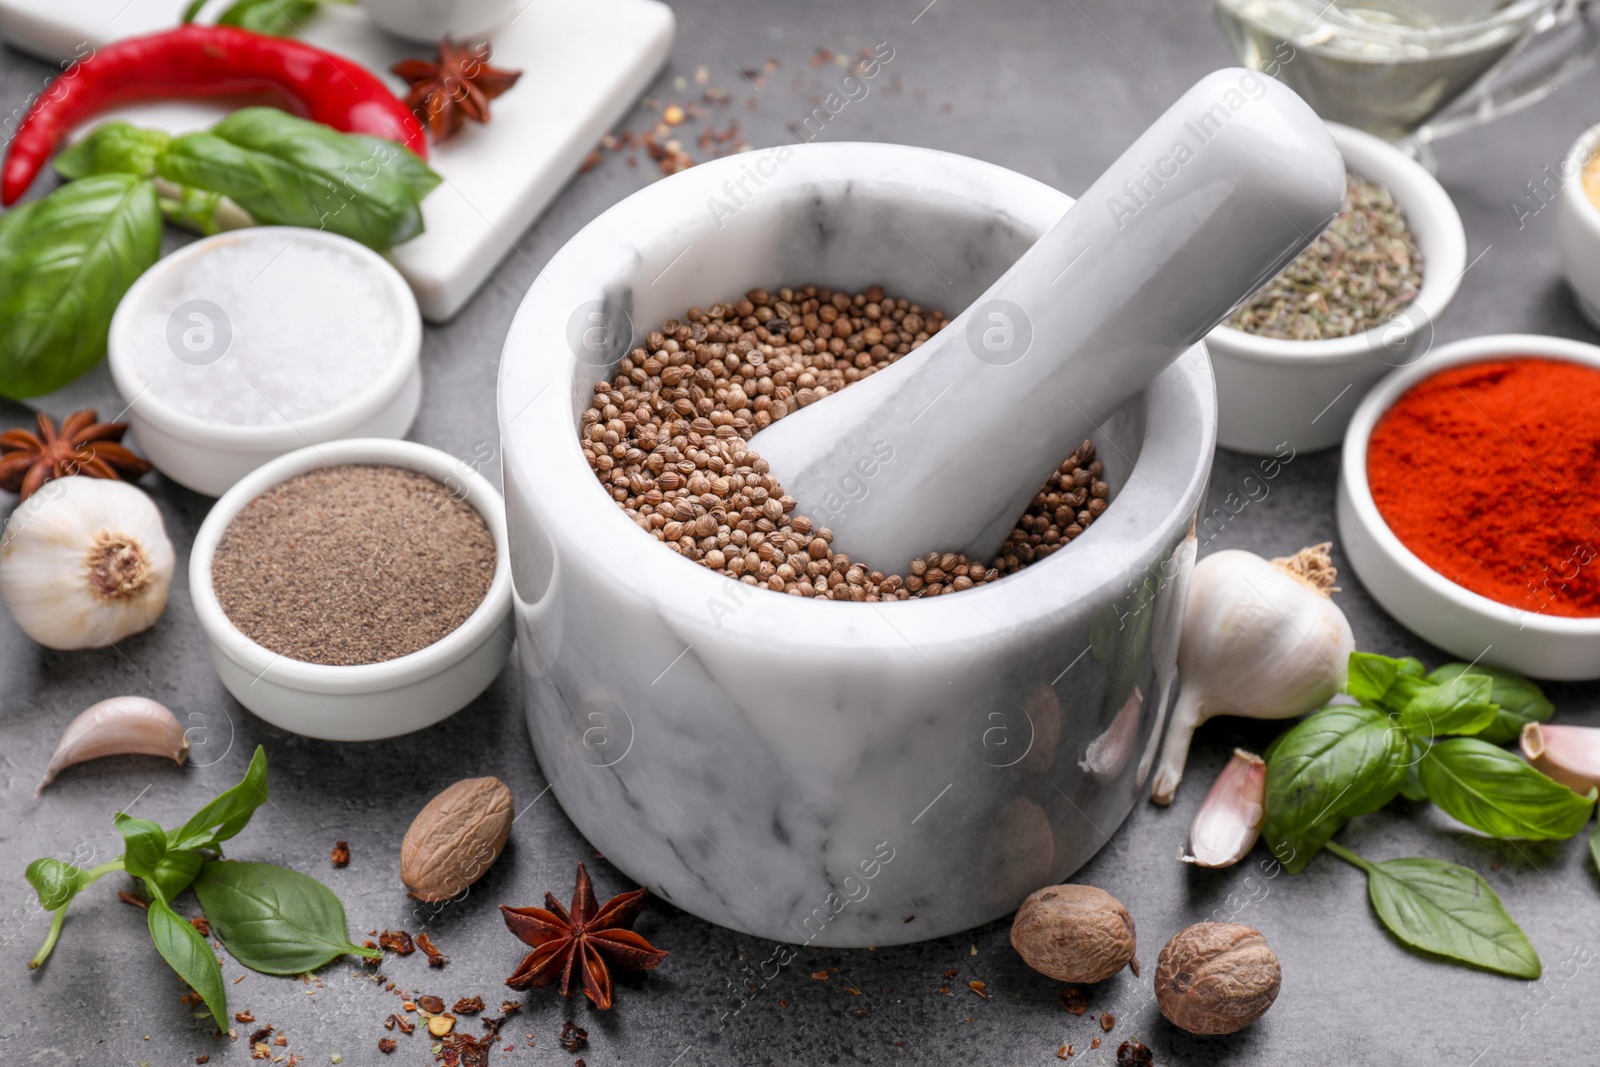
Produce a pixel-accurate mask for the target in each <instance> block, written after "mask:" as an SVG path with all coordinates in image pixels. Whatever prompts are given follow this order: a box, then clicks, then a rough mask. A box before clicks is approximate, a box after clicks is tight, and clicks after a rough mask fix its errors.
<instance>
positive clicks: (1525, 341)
mask: <svg viewBox="0 0 1600 1067" xmlns="http://www.w3.org/2000/svg"><path fill="white" fill-rule="evenodd" d="M1517 355H1527V356H1544V357H1547V358H1551V359H1564V360H1570V361H1572V362H1574V363H1582V364H1584V365H1586V366H1590V367H1597V368H1600V348H1597V347H1595V346H1594V345H1588V344H1583V343H1582V342H1579V341H1568V340H1564V339H1562V338H1558V337H1542V336H1539V335H1537V334H1498V335H1494V336H1489V337H1474V338H1471V339H1469V340H1465V341H1457V342H1455V343H1453V344H1448V345H1444V346H1443V347H1441V348H1440V349H1439V350H1438V351H1436V352H1433V353H1431V354H1430V355H1429V356H1427V357H1426V358H1425V359H1423V360H1421V361H1419V362H1417V363H1415V364H1413V365H1412V366H1409V367H1407V368H1405V369H1404V370H1402V371H1399V372H1398V373H1396V374H1393V375H1391V376H1390V377H1389V378H1387V379H1385V380H1384V381H1383V382H1382V383H1381V384H1380V385H1379V386H1378V387H1377V388H1375V389H1373V390H1372V392H1370V393H1368V394H1367V398H1366V400H1364V401H1362V403H1361V406H1360V408H1358V409H1357V410H1356V413H1355V417H1354V418H1353V419H1351V421H1350V432H1349V434H1348V435H1347V436H1346V437H1345V441H1344V455H1343V457H1342V458H1343V461H1344V462H1343V464H1342V466H1343V471H1342V473H1341V475H1340V478H1339V504H1338V510H1339V536H1340V539H1341V540H1342V541H1343V544H1344V551H1345V554H1346V555H1347V556H1349V557H1350V562H1351V564H1352V565H1353V566H1354V567H1355V571H1356V574H1357V576H1359V577H1360V579H1361V584H1362V585H1363V586H1365V587H1366V589H1367V592H1369V593H1371V594H1372V597H1373V599H1374V600H1376V601H1377V602H1378V603H1379V604H1381V605H1383V607H1384V610H1386V611H1388V612H1389V614H1391V615H1393V616H1394V617H1395V618H1396V619H1398V620H1399V621H1400V622H1401V623H1402V624H1404V625H1405V627H1406V628H1407V629H1409V630H1411V631H1413V632H1414V633H1416V634H1418V635H1419V636H1421V637H1424V638H1427V639H1428V640H1429V641H1431V642H1433V643H1434V644H1435V645H1438V646H1439V647H1440V648H1442V649H1444V650H1445V651H1447V652H1450V653H1453V654H1454V655H1457V656H1460V657H1461V658H1462V659H1465V660H1476V661H1478V662H1481V663H1486V664H1491V665H1494V666H1501V667H1509V668H1511V669H1512V670H1516V671H1521V672H1522V673H1524V674H1528V675H1532V676H1533V677H1535V678H1552V679H1558V680H1561V681H1572V680H1578V679H1587V678H1600V619H1575V618H1567V617H1564V616H1558V615H1541V614H1536V613H1533V612H1528V611H1522V610H1520V609H1518V608H1514V607H1511V606H1510V605H1507V604H1502V603H1500V602H1499V601H1496V600H1491V599H1489V598H1488V597H1486V596H1481V595H1480V594H1478V593H1474V592H1471V591H1469V590H1467V589H1464V588H1462V587H1461V586H1459V585H1457V584H1456V583H1455V582H1452V581H1450V580H1449V579H1448V578H1446V577H1445V576H1444V575H1442V574H1440V573H1439V572H1438V571H1435V570H1433V569H1432V568H1431V567H1429V566H1428V565H1427V564H1426V563H1424V562H1422V560H1420V559H1418V558H1417V556H1416V554H1415V553H1413V552H1412V551H1411V550H1410V549H1408V548H1407V547H1406V546H1405V545H1404V544H1402V543H1401V541H1400V539H1399V538H1398V537H1396V536H1395V534H1394V531H1392V530H1390V529H1389V525H1388V523H1386V522H1384V520H1383V516H1382V515H1381V514H1379V512H1378V506H1377V504H1376V503H1374V501H1373V499H1372V490H1371V488H1370V486H1369V485H1368V483H1367V440H1368V438H1369V437H1371V435H1372V428H1373V427H1374V426H1375V425H1377V422H1378V419H1379V418H1380V417H1381V416H1382V415H1383V413H1384V412H1385V411H1387V410H1389V408H1390V406H1391V405H1393V404H1394V402H1395V401H1396V400H1398V399H1399V398H1400V396H1401V395H1402V394H1403V393H1404V392H1405V391H1406V390H1407V389H1409V388H1411V387H1412V386H1413V385H1415V384H1417V383H1418V382H1420V381H1422V380H1423V379H1425V378H1428V377H1431V376H1432V375H1434V374H1436V373H1437V372H1439V371H1441V370H1444V369H1445V368H1447V367H1454V366H1459V365H1461V364H1463V363H1479V362H1482V361H1484V360H1491V359H1503V358H1506V357H1508V356H1517Z"/></svg>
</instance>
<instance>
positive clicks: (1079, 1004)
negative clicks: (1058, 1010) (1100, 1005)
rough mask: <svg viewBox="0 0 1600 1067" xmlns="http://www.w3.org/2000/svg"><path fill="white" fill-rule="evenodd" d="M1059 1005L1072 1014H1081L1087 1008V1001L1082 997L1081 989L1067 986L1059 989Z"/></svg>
mask: <svg viewBox="0 0 1600 1067" xmlns="http://www.w3.org/2000/svg"><path fill="white" fill-rule="evenodd" d="M1060 996H1061V1006H1062V1007H1063V1008H1065V1009H1067V1011H1068V1012H1069V1013H1070V1014H1072V1015H1082V1014H1083V1013H1084V1012H1086V1011H1088V1010H1089V1003H1088V1001H1086V1000H1085V999H1084V996H1083V990H1081V989H1079V988H1078V987H1077V986H1075V985H1074V986H1068V987H1067V988H1065V989H1063V990H1062V991H1061V994H1060Z"/></svg>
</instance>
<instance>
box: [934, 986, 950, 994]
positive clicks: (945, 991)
mask: <svg viewBox="0 0 1600 1067" xmlns="http://www.w3.org/2000/svg"><path fill="white" fill-rule="evenodd" d="M934 992H936V993H940V994H942V995H944V996H949V995H950V987H949V986H947V985H942V986H940V987H939V988H938V989H936V990H934Z"/></svg>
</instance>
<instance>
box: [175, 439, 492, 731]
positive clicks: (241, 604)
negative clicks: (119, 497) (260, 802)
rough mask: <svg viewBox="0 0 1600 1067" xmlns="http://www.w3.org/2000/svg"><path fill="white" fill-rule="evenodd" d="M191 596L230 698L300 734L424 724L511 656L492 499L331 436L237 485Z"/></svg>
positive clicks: (438, 469)
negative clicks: (326, 442) (330, 440)
mask: <svg viewBox="0 0 1600 1067" xmlns="http://www.w3.org/2000/svg"><path fill="white" fill-rule="evenodd" d="M189 586H190V592H191V597H192V599H193V602H194V607H195V614H196V615H197V616H198V618H199V620H200V624H201V627H202V629H204V631H205V634H206V637H207V639H208V641H209V642H210V651H211V662H212V664H213V666H214V667H215V668H216V670H217V673H218V675H220V676H221V678H222V682H223V684H224V685H225V686H227V688H228V691H229V692H231V693H232V694H233V695H234V697H235V698H237V699H238V701H239V702H240V703H241V704H243V705H244V706H245V707H247V708H249V709H250V710H251V711H253V712H255V713H256V714H257V715H259V716H261V717H262V718H263V719H266V720H267V721H268V722H271V723H272V724H273V725H275V726H279V727H282V728H283V729H285V730H290V731H292V732H294V733H298V734H304V735H307V736H310V737H319V738H326V739H329V740H335V741H369V740H377V739H379V738H384V737H394V736H397V735H399V734H404V733H410V732H411V731H413V730H419V729H422V728H423V727H425V726H430V725H432V724H433V723H435V722H438V721H440V720H441V719H444V718H445V717H447V716H449V715H451V714H453V713H454V712H456V711H458V710H460V709H461V708H462V707H464V706H465V705H466V704H467V703H469V702H470V701H471V700H472V699H473V698H474V697H476V696H477V695H478V694H479V693H481V692H482V691H483V690H484V688H486V687H487V686H488V685H489V683H490V682H492V681H493V680H494V679H495V677H496V676H497V675H498V674H499V673H500V670H501V668H502V667H503V666H504V665H505V661H506V657H507V654H508V652H509V650H510V644H511V643H510V633H511V631H510V627H509V625H508V624H509V619H508V615H509V612H510V599H511V575H510V563H509V557H508V555H507V544H506V535H505V518H504V503H503V501H502V499H501V497H500V494H499V493H498V492H496V491H495V489H494V487H493V486H492V485H490V484H489V482H488V481H487V480H486V479H484V478H483V476H482V475H480V474H479V473H478V472H477V471H476V469H475V468H474V467H473V466H472V465H470V464H468V463H466V462H464V461H462V460H459V459H456V458H455V457H453V456H450V455H448V454H447V453H444V452H440V451H439V450H437V449H433V448H429V447H427V446H425V445H420V444H415V443H413V442H409V441H394V440H387V439H377V438H364V439H355V440H345V441H334V442H330V443H328V444H322V445H316V446H313V447H310V448H304V449H301V450H299V451H296V452H291V453H289V454H288V455H285V456H282V457H280V458H278V459H276V460H273V461H271V462H270V463H267V464H266V465H264V466H262V467H261V468H259V469H258V470H256V471H254V472H252V473H251V474H249V475H247V476H246V477H245V478H243V479H241V480H240V481H239V482H238V483H237V484H236V485H235V486H234V487H233V488H232V489H230V490H228V492H227V493H226V494H224V495H223V496H222V498H221V499H219V500H218V501H217V503H216V505H215V506H214V507H213V508H212V510H211V512H210V514H209V515H207V516H206V520H205V522H204V523H203V524H202V525H201V527H200V531H199V533H198V534H197V535H196V537H195V543H194V549H193V552H192V555H191V557H190V561H189Z"/></svg>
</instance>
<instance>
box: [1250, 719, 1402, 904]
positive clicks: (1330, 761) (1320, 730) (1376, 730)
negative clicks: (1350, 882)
mask: <svg viewBox="0 0 1600 1067" xmlns="http://www.w3.org/2000/svg"><path fill="white" fill-rule="evenodd" d="M1409 743H1410V739H1409V738H1408V737H1406V735H1405V734H1404V733H1403V732H1402V731H1400V730H1398V729H1396V728H1395V727H1394V726H1393V724H1391V723H1390V721H1389V717H1388V716H1387V715H1385V714H1383V713H1382V712H1380V711H1375V710H1373V709H1372V708H1366V707H1361V706H1359V705H1355V704H1332V705H1329V706H1328V707H1326V708H1323V709H1322V710H1321V711H1319V712H1316V713H1314V714H1312V715H1310V716H1309V717H1307V718H1306V719H1305V720H1303V721H1302V722H1300V723H1299V724H1297V725H1296V726H1295V727H1294V728H1293V729H1291V730H1289V732H1288V733H1286V734H1284V735H1283V737H1282V738H1281V739H1280V740H1279V742H1278V744H1277V745H1276V746H1275V747H1274V748H1273V750H1272V756H1271V758H1270V759H1269V760H1268V761H1267V789H1266V806H1267V815H1266V821H1265V823H1264V824H1263V826H1262V831H1261V832H1262V835H1263V836H1264V837H1265V838H1266V841H1267V845H1268V847H1269V848H1271V850H1272V854H1273V855H1274V856H1276V857H1278V860H1279V862H1280V863H1282V864H1283V865H1284V867H1286V868H1287V869H1288V870H1289V872H1290V873H1291V874H1293V873H1295V872H1298V871H1299V870H1300V869H1301V868H1303V867H1304V866H1305V865H1306V864H1307V863H1309V862H1310V861H1311V858H1312V857H1313V856H1315V855H1316V854H1317V852H1318V850H1320V849H1321V848H1322V846H1323V845H1324V844H1325V843H1327V841H1328V839H1329V838H1330V837H1332V836H1333V835H1334V834H1335V833H1337V832H1338V830H1339V828H1340V827H1341V826H1343V825H1344V824H1345V821H1346V820H1347V819H1348V818H1349V817H1350V816H1352V815H1356V814H1364V813H1366V812H1370V811H1375V810H1377V809H1378V808H1380V807H1382V806H1383V805H1384V804H1386V803H1388V802H1389V800H1391V799H1392V798H1393V797H1394V795H1395V794H1396V793H1397V792H1398V791H1399V789H1400V786H1401V784H1402V783H1403V782H1404V781H1405V773H1406V762H1407V759H1408V757H1409V751H1408V750H1406V749H1400V748H1397V746H1398V745H1402V744H1409Z"/></svg>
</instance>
